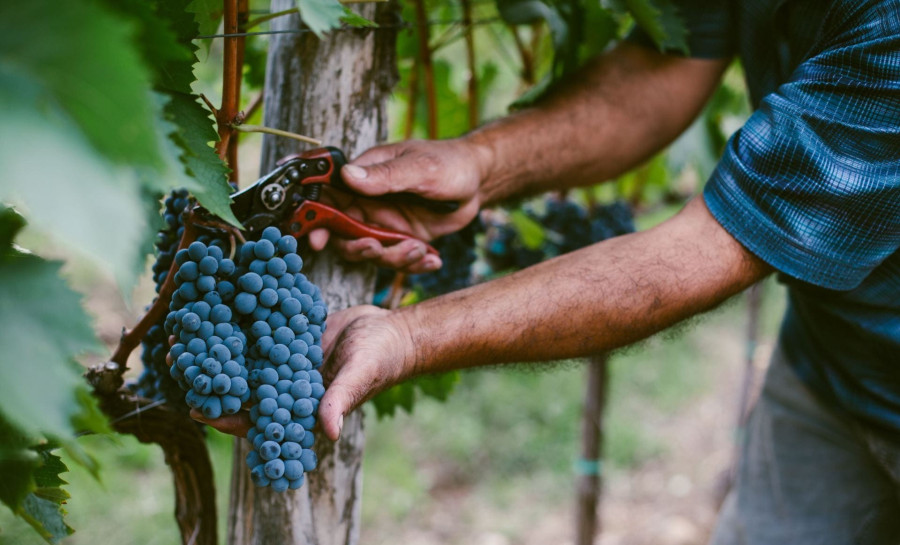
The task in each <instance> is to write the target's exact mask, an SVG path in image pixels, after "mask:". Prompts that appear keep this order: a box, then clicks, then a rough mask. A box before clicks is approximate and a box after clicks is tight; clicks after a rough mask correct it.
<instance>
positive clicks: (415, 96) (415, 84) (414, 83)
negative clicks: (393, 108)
mask: <svg viewBox="0 0 900 545" xmlns="http://www.w3.org/2000/svg"><path fill="white" fill-rule="evenodd" d="M407 92H408V95H407V100H406V103H407V108H406V128H405V130H404V136H405V138H406V140H409V139H410V138H412V135H413V132H414V131H415V128H416V110H418V109H419V59H415V60H414V61H413V66H412V70H411V71H410V73H409V89H408V91H407Z"/></svg>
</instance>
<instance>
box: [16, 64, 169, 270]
mask: <svg viewBox="0 0 900 545" xmlns="http://www.w3.org/2000/svg"><path fill="white" fill-rule="evenodd" d="M36 87H38V84H36V83H35V82H29V81H27V80H25V79H24V78H17V77H15V76H11V75H5V74H3V73H2V69H0V118H2V119H3V123H0V142H3V145H2V146H0V168H2V175H3V184H0V202H5V203H8V204H16V205H18V206H19V207H20V210H21V211H22V212H23V213H26V214H28V216H29V218H30V219H31V221H32V223H33V224H34V225H35V226H36V227H37V228H39V229H40V230H42V231H44V232H46V233H48V234H49V235H50V236H51V237H53V238H54V239H55V240H57V241H59V242H60V243H62V245H63V246H64V247H66V248H67V249H71V250H74V251H75V252H80V253H82V254H84V255H86V256H88V257H90V258H92V259H93V260H94V261H95V262H97V263H99V264H102V265H103V266H104V267H105V268H106V269H107V270H109V271H110V272H111V273H112V274H113V275H114V276H115V278H116V279H117V280H119V282H120V285H123V286H128V285H130V284H131V283H132V282H133V280H134V279H135V278H136V277H137V274H138V273H139V271H140V270H142V269H143V265H144V263H143V261H142V259H141V256H142V252H141V247H140V244H139V241H140V240H141V239H142V237H143V235H144V234H145V233H146V229H147V220H146V214H145V213H144V212H143V210H144V207H143V206H144V205H143V204H142V200H143V198H144V196H143V194H142V192H141V181H140V180H141V176H140V174H141V172H144V174H146V175H147V176H148V177H149V176H150V173H148V172H146V171H143V170H142V169H134V168H129V167H124V166H116V165H113V164H111V163H109V162H108V161H105V160H104V159H103V158H102V157H100V156H98V155H97V153H96V152H95V151H94V150H93V149H92V148H91V146H90V144H89V143H88V142H87V141H86V140H85V138H84V136H83V135H82V133H81V132H80V131H79V130H78V128H77V127H76V126H75V124H74V123H72V122H71V121H69V120H68V119H67V118H66V116H65V114H64V113H63V112H60V111H58V110H57V109H55V108H52V107H51V106H50V105H46V107H44V108H42V109H41V110H40V111H39V110H38V109H37V108H35V101H34V98H32V97H33V95H32V93H31V91H32V90H33V89H35V88H36ZM153 137H154V138H157V137H158V135H156V134H154V135H153ZM87 210H90V212H89V213H88V212H87Z"/></svg>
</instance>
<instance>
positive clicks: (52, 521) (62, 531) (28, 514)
mask: <svg viewBox="0 0 900 545" xmlns="http://www.w3.org/2000/svg"><path fill="white" fill-rule="evenodd" d="M35 450H37V452H38V454H39V455H40V457H41V462H42V463H41V465H40V466H39V467H38V468H37V470H36V471H35V472H34V484H35V489H34V491H33V492H32V493H31V494H29V495H28V496H26V497H25V500H24V501H23V502H22V506H21V507H20V508H19V509H18V510H17V512H16V514H17V515H19V516H20V517H22V518H23V519H24V520H25V521H26V522H28V524H30V525H31V526H32V527H33V528H34V529H35V530H36V531H37V532H38V534H40V536H41V537H43V538H44V539H45V540H47V542H48V543H58V542H59V540H61V539H62V538H64V537H66V536H70V535H72V534H73V533H74V532H75V531H74V530H73V529H72V527H71V526H69V525H68V524H66V521H65V519H64V517H65V515H66V511H65V509H63V508H62V504H64V503H66V501H67V500H68V499H69V493H68V492H66V491H65V490H63V489H62V488H60V486H61V485H64V484H68V483H66V481H64V480H62V479H61V478H60V476H59V474H60V473H64V472H66V471H69V468H67V467H66V465H65V464H64V463H63V462H62V460H61V459H60V458H59V456H56V455H55V454H53V453H51V452H50V450H51V447H50V446H48V445H42V446H41V447H38V448H37V449H35Z"/></svg>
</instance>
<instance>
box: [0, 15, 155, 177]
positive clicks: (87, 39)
mask: <svg viewBox="0 0 900 545" xmlns="http://www.w3.org/2000/svg"><path fill="white" fill-rule="evenodd" d="M131 39H132V36H131V29H130V26H129V25H128V24H123V21H122V20H120V19H119V18H116V17H113V16H112V15H110V14H109V13H107V12H106V11H105V10H103V9H102V8H101V7H100V6H99V5H97V4H96V3H92V2H85V1H83V0H71V1H67V2H55V1H52V0H31V1H29V2H2V3H0V51H3V55H2V56H0V75H2V74H3V73H6V74H11V75H20V76H21V77H23V78H26V79H29V80H32V81H34V82H37V83H38V85H37V86H35V87H33V88H32V90H33V91H34V94H32V95H31V96H29V97H28V99H29V107H30V109H35V108H36V107H37V108H40V107H43V108H47V107H51V106H55V107H58V108H60V109H61V110H62V111H63V112H64V115H65V116H67V117H68V118H70V119H71V120H73V121H74V122H75V123H76V124H77V126H78V128H79V129H80V130H81V131H82V132H83V134H84V135H85V137H86V138H87V140H88V141H89V142H90V144H91V145H92V146H93V147H94V148H95V149H96V150H98V151H99V152H101V153H102V154H103V155H105V156H106V157H108V158H110V159H112V160H114V161H117V162H119V163H123V164H125V163H128V164H137V165H144V166H150V167H154V168H158V167H159V166H160V165H161V156H160V150H159V146H158V144H157V140H156V131H155V127H154V122H153V120H154V116H155V115H156V114H157V112H156V111H155V107H154V104H153V102H152V100H151V98H150V95H149V92H148V90H149V87H150V75H149V73H148V71H147V70H146V69H145V68H144V65H143V63H142V62H141V59H140V56H139V55H138V54H137V52H136V51H135V50H134V47H132V44H131ZM4 142H6V140H4ZM0 164H2V163H0Z"/></svg>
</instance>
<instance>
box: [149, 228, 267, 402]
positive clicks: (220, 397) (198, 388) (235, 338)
mask: <svg viewBox="0 0 900 545" xmlns="http://www.w3.org/2000/svg"><path fill="white" fill-rule="evenodd" d="M175 263H177V264H178V272H177V273H175V278H174V281H175V285H176V287H177V289H176V291H175V293H174V294H173V295H172V301H171V303H170V304H169V308H170V312H169V315H168V316H167V317H166V322H165V326H166V331H167V332H168V333H169V334H171V335H174V336H175V339H176V342H175V344H173V345H172V347H171V348H170V349H169V356H170V357H171V359H172V361H173V365H172V367H171V368H170V370H169V372H170V374H171V376H172V378H173V379H175V381H176V382H177V383H178V385H179V386H181V388H182V389H183V390H185V391H187V395H186V396H185V401H186V402H187V404H188V405H189V406H190V407H192V408H194V409H199V410H200V411H201V412H202V413H203V415H204V416H205V417H206V418H218V417H220V416H221V415H222V414H234V413H236V412H238V411H239V410H240V409H241V404H242V403H244V402H246V401H249V400H250V389H249V387H248V385H247V370H246V366H245V358H244V345H245V344H246V342H247V338H246V336H245V335H244V334H243V332H242V331H241V329H240V327H239V326H238V324H237V323H235V322H234V321H232V317H233V316H232V310H231V307H229V306H228V304H227V303H228V302H229V301H230V300H231V298H233V297H234V291H235V290H234V285H233V284H232V283H231V279H232V277H233V275H234V272H235V264H234V262H233V261H232V260H231V259H228V258H226V257H225V256H224V254H223V252H222V249H221V248H219V247H218V246H207V245H206V244H204V243H203V242H200V241H196V242H193V243H191V245H190V246H188V247H187V248H185V249H182V250H179V251H178V253H177V254H175Z"/></svg>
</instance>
